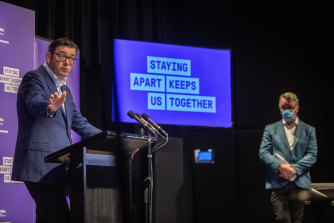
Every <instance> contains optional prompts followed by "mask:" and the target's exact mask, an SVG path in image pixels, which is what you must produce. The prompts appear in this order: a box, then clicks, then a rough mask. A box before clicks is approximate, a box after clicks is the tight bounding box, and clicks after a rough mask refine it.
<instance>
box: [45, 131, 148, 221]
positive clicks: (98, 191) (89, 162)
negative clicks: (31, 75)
mask: <svg viewBox="0 0 334 223" xmlns="http://www.w3.org/2000/svg"><path fill="white" fill-rule="evenodd" d="M146 145H147V138H146V137H141V136H139V135H135V134H128V133H122V134H117V133H115V132H111V131H104V132H101V133H100V134H97V135H95V136H93V137H91V138H88V139H85V140H83V141H81V142H78V143H76V144H73V145H71V146H69V147H66V148H64V149H62V150H59V151H57V152H55V153H52V154H50V155H48V156H46V157H45V161H46V162H54V163H64V164H66V165H67V166H68V169H69V171H68V172H69V182H70V206H71V207H70V213H71V222H82V223H95V222H98V223H121V222H124V217H125V215H128V214H131V212H132V211H131V210H124V209H128V208H131V200H132V197H131V196H132V195H131V190H132V185H131V182H132V180H131V178H132V176H131V159H130V158H129V155H128V154H131V152H132V151H135V150H137V149H140V148H143V147H145V146H146ZM126 163H128V164H126ZM124 164H126V165H128V166H130V168H123V166H126V165H124ZM124 169H126V170H124ZM120 174H122V175H123V174H126V175H127V177H128V179H129V180H128V182H127V184H128V185H124V183H123V182H122V180H121V178H120ZM121 189H122V190H121ZM125 198H126V199H125ZM126 203H128V204H126ZM124 207H126V208H124Z"/></svg>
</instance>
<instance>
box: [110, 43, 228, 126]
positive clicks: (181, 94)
mask: <svg viewBox="0 0 334 223" xmlns="http://www.w3.org/2000/svg"><path fill="white" fill-rule="evenodd" d="M114 67H115V87H116V100H117V108H116V109H118V114H119V117H118V119H119V121H120V122H127V123H131V122H135V121H134V120H133V119H131V118H130V117H128V116H127V113H128V111H129V110H132V111H134V112H136V113H139V114H142V113H146V114H148V115H149V116H150V117H151V119H152V120H154V121H155V122H156V123H158V124H169V125H191V126H212V127H232V102H231V51H230V50H220V49H208V48H199V47H188V46H180V45H170V44H160V43H149V42H139V41H130V40H121V39H114Z"/></svg>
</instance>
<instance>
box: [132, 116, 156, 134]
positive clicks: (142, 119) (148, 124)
mask: <svg viewBox="0 0 334 223" xmlns="http://www.w3.org/2000/svg"><path fill="white" fill-rule="evenodd" d="M136 116H137V117H138V118H140V120H141V121H142V122H144V123H146V124H147V126H148V127H149V128H152V129H153V130H154V132H155V133H158V134H159V131H158V130H157V129H156V128H155V127H154V126H152V125H151V124H150V123H148V122H147V121H146V120H145V119H144V118H143V117H142V116H141V115H140V114H138V113H136Z"/></svg>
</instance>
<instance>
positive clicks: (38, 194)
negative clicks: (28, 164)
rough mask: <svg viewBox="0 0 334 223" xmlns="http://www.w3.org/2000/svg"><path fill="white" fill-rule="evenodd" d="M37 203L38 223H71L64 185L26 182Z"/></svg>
mask: <svg viewBox="0 0 334 223" xmlns="http://www.w3.org/2000/svg"><path fill="white" fill-rule="evenodd" d="M25 185H26V187H27V189H28V191H29V193H30V195H31V196H32V198H33V199H34V201H35V203H36V223H56V222H57V223H60V222H62V223H69V222H70V211H69V207H68V205H67V201H66V196H65V189H64V186H62V185H51V184H43V183H32V182H25Z"/></svg>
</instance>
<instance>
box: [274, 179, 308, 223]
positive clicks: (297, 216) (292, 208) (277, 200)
mask: <svg viewBox="0 0 334 223" xmlns="http://www.w3.org/2000/svg"><path fill="white" fill-rule="evenodd" d="M303 191H305V189H302V188H299V187H297V185H296V184H295V183H294V182H289V183H288V184H287V185H286V186H285V187H283V188H277V189H272V191H271V195H270V201H271V204H272V207H273V213H274V217H275V220H276V221H277V222H281V223H301V222H302V218H303V212H304V203H305V200H304V199H303V198H302V196H300V195H301V194H302V193H301V192H303Z"/></svg>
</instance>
